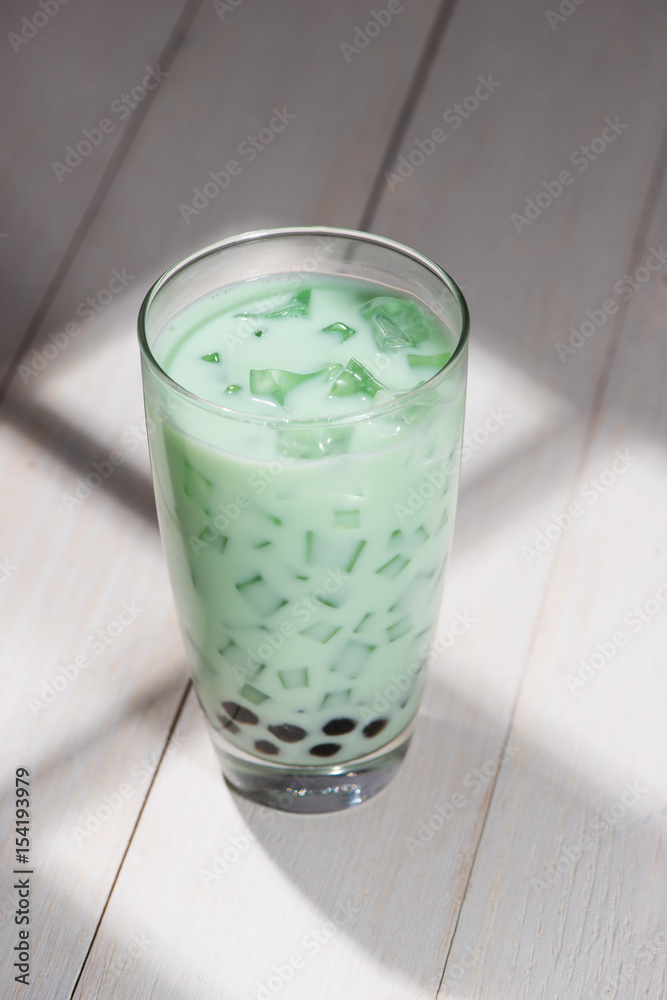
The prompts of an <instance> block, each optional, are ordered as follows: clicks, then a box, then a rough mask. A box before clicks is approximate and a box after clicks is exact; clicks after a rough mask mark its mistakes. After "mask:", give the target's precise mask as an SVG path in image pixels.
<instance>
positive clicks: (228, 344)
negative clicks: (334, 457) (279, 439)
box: [154, 277, 453, 420]
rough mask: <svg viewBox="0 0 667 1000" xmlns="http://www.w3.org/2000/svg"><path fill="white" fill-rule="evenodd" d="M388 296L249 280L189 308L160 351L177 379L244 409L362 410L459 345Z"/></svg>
mask: <svg viewBox="0 0 667 1000" xmlns="http://www.w3.org/2000/svg"><path fill="white" fill-rule="evenodd" d="M382 292H383V289H382V288H379V287H378V286H375V285H370V284H367V283H365V282H360V281H357V280H354V279H345V278H333V277H332V278H327V279H322V278H319V279H313V280H312V281H311V282H310V283H309V285H308V286H305V285H304V284H302V283H300V284H295V282H294V279H293V278H285V279H283V280H282V281H276V279H263V280H256V281H251V282H245V283H244V284H242V285H235V286H231V287H229V288H225V289H221V290H219V291H218V292H214V293H213V294H212V295H210V296H208V297H207V298H205V299H203V300H200V301H199V302H197V303H195V304H194V305H193V306H191V307H190V308H189V309H186V310H184V311H183V312H182V313H181V314H180V316H179V317H178V319H177V320H176V321H175V322H173V323H172V324H170V325H169V326H168V327H167V329H166V330H165V331H164V332H163V334H162V335H161V337H160V339H159V340H158V342H157V344H156V345H155V347H154V354H155V356H156V358H157V360H158V361H159V362H160V363H161V365H162V367H163V368H164V370H165V371H166V372H167V373H168V374H169V375H170V376H171V377H172V378H173V379H174V381H175V382H177V383H178V384H179V385H182V386H184V387H185V388H186V389H189V390H190V391H191V392H193V393H195V394H196V395H198V396H201V397H203V398H204V399H207V400H209V401H210V402H213V403H218V404H220V405H223V406H226V407H229V408H231V409H234V410H239V411H242V412H243V413H253V414H258V415H264V416H266V417H277V418H280V417H288V418H289V419H291V420H310V419H315V418H322V417H333V416H341V415H343V414H346V413H350V412H356V411H360V410H366V409H369V408H371V407H372V406H377V405H379V404H381V403H383V402H388V401H390V400H391V399H392V398H393V397H395V396H396V395H400V394H402V393H405V392H408V391H409V390H410V389H412V388H414V387H415V386H418V385H420V384H421V383H422V382H424V381H426V380H427V379H429V378H431V377H432V376H433V375H435V373H436V372H437V371H438V370H439V369H440V368H442V367H443V365H444V364H445V363H446V361H448V360H449V358H450V357H451V353H452V350H453V345H452V339H451V335H450V334H448V332H447V331H446V330H445V328H444V326H443V325H442V323H441V322H438V321H437V320H436V318H435V316H434V315H433V314H432V313H430V312H428V311H427V310H426V309H425V307H423V306H421V305H419V304H418V303H416V302H415V301H413V300H412V299H408V298H404V297H398V296H396V295H390V294H382ZM379 293H380V294H379Z"/></svg>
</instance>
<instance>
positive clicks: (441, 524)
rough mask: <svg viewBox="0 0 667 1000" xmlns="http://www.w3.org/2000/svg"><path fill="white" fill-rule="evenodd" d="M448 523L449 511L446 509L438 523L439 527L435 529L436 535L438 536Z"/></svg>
mask: <svg viewBox="0 0 667 1000" xmlns="http://www.w3.org/2000/svg"><path fill="white" fill-rule="evenodd" d="M448 521H449V511H448V510H447V508H446V507H445V509H444V510H443V512H442V517H441V518H440V521H439V522H438V527H437V528H436V529H435V533H436V534H437V533H438V532H439V531H440V529H441V528H444V526H445V525H446V524H447V522H448Z"/></svg>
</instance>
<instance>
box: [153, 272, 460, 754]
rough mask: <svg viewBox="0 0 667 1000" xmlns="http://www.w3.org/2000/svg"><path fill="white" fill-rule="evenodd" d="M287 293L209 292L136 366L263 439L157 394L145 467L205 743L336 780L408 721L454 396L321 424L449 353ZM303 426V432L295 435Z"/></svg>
mask: <svg viewBox="0 0 667 1000" xmlns="http://www.w3.org/2000/svg"><path fill="white" fill-rule="evenodd" d="M286 284H287V283H286V282H282V281H278V280H276V279H273V280H272V282H271V283H270V284H267V283H264V282H255V281H252V282H247V283H245V284H244V285H243V286H233V287H232V288H229V289H222V290H220V291H219V292H216V293H214V294H213V295H210V296H208V297H206V298H204V299H201V300H199V302H197V303H195V304H194V305H193V306H190V307H188V308H187V309H185V310H183V312H182V313H180V314H178V315H177V316H176V317H175V318H174V319H173V320H172V321H171V322H170V323H169V324H168V325H167V327H166V328H165V330H164V331H163V333H161V334H160V336H159V337H158V339H157V341H156V344H155V345H154V347H153V353H154V354H155V357H156V359H157V360H158V362H159V363H160V365H161V366H162V368H163V370H165V371H166V372H167V374H168V375H169V376H170V377H171V378H172V379H173V380H174V381H175V382H177V383H178V384H179V385H182V386H183V387H184V388H186V389H188V390H189V391H190V392H192V393H194V394H195V395H196V396H199V397H201V398H205V399H207V400H209V401H211V402H214V403H218V404H220V405H222V406H225V407H230V408H231V409H232V410H235V411H241V412H244V413H249V414H253V415H254V416H255V417H258V418H261V423H262V425H260V426H259V427H258V426H257V425H253V424H252V420H250V421H249V420H238V419H230V418H228V417H225V416H222V417H221V416H219V415H217V414H215V415H213V416H212V415H211V413H210V412H209V411H207V410H206V408H201V407H200V408H199V409H198V408H197V406H196V405H195V406H193V405H192V403H191V401H190V400H189V399H188V398H187V397H182V396H180V397H179V396H177V394H176V393H172V398H171V399H170V400H169V405H168V406H167V409H168V411H169V416H168V417H165V416H164V413H163V410H162V406H161V404H160V405H158V404H156V403H155V402H154V401H152V399H153V397H152V395H151V393H150V392H147V407H148V415H149V418H151V419H150V424H151V426H152V428H153V430H152V432H151V453H152V460H153V467H154V479H155V483H156V498H157V506H158V515H159V518H160V526H161V531H162V537H163V540H164V544H165V551H166V554H167V560H168V563H169V568H170V575H171V580H172V587H173V590H174V594H175V599H176V607H177V611H178V614H179V618H180V622H181V627H182V631H183V634H184V638H185V642H186V646H187V650H188V656H189V659H190V663H191V667H192V670H193V676H194V680H195V685H196V688H197V693H198V696H199V699H200V701H201V703H202V706H203V708H204V711H205V712H206V715H207V717H208V719H209V721H210V723H211V724H212V726H213V727H214V728H215V729H217V730H218V732H220V733H222V734H223V735H224V737H225V739H226V740H228V741H229V742H231V743H232V744H234V745H235V746H236V747H238V748H239V749H241V750H244V751H245V752H247V753H249V754H251V755H253V756H255V757H260V758H263V759H264V760H270V761H273V762H275V763H279V764H300V765H305V764H308V765H318V764H319V765H321V764H325V763H327V764H329V763H331V764H337V763H339V762H343V761H346V760H352V759H354V758H357V757H361V756H363V755H365V754H368V753H371V752H374V751H375V750H377V749H378V748H380V747H382V746H384V745H385V744H386V743H388V742H390V741H391V740H392V739H394V737H396V736H398V735H399V734H400V733H401V732H402V730H403V729H405V727H406V726H407V725H408V724H409V722H410V720H411V719H412V717H413V716H414V714H415V712H416V710H417V707H418V703H419V695H420V691H421V686H422V681H423V677H422V666H423V662H424V659H425V655H426V651H427V649H428V645H429V641H430V640H431V638H432V633H433V629H434V626H435V622H436V620H437V615H438V609H439V604H440V598H441V593H442V585H443V577H444V568H445V562H446V557H447V553H448V551H449V543H450V538H451V529H452V525H453V518H454V508H455V502H456V491H457V477H458V455H457V448H458V445H459V443H460V437H461V428H462V418H463V389H462V387H461V388H460V389H459V391H457V392H455V393H453V394H452V393H450V395H449V396H447V395H445V396H442V395H439V394H438V390H437V389H435V388H434V390H433V392H431V393H430V394H428V393H427V394H426V395H425V396H424V398H423V399H421V398H420V399H418V400H414V401H410V402H406V403H405V406H404V407H402V408H401V409H400V410H399V411H391V412H387V414H386V415H385V416H377V417H373V416H371V417H370V418H369V419H364V420H360V421H359V422H358V423H355V422H354V420H353V421H352V422H351V423H348V424H346V422H345V421H339V420H338V418H339V417H340V416H341V415H343V414H350V413H352V414H353V413H355V412H359V413H361V412H364V413H365V414H367V415H368V414H369V413H371V412H372V410H373V408H374V407H377V408H378V409H379V411H380V412H382V410H383V409H384V407H383V405H382V404H383V403H386V402H391V400H392V399H393V398H394V397H397V396H401V395H403V394H405V393H407V392H409V391H410V390H411V389H413V388H414V387H415V386H417V385H419V384H421V383H422V382H424V381H426V380H428V379H430V378H431V377H432V376H433V375H434V374H435V373H436V372H437V371H438V370H439V369H440V368H441V367H442V366H443V365H444V364H445V363H446V361H447V359H448V357H449V356H450V354H451V352H452V351H453V349H454V345H453V338H452V336H451V334H450V333H449V332H448V331H447V330H446V328H445V327H444V325H443V324H442V323H441V321H439V320H438V319H437V318H436V317H435V316H434V315H433V314H432V313H430V312H429V311H428V310H427V309H426V308H425V307H424V306H423V305H421V304H419V303H417V302H415V301H413V300H411V299H409V298H406V297H403V296H398V295H390V294H388V293H387V290H386V289H385V288H384V287H383V286H378V285H372V284H369V283H363V282H359V281H353V280H351V279H326V280H325V279H317V280H311V281H309V283H308V284H305V283H303V282H301V283H299V284H296V285H295V283H294V281H293V280H292V281H291V282H290V283H289V287H288V288H287V289H286V287H285V285H286ZM327 417H328V418H329V419H330V420H332V421H334V422H333V423H327V421H326V418H327ZM285 418H288V419H289V420H290V421H296V424H295V425H294V426H293V427H291V426H290V425H284V424H283V423H282V421H284V419H285ZM312 418H320V424H319V425H317V426H315V427H313V426H310V427H308V426H306V427H303V426H299V421H306V420H309V419H312ZM274 420H275V421H277V423H276V425H275V426H272V421H274ZM336 421H338V422H336ZM267 441H268V442H269V444H268V445H267Z"/></svg>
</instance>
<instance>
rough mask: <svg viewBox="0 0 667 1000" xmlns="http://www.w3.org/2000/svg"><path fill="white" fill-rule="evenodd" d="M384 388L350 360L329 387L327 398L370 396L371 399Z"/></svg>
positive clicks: (354, 359) (365, 369)
mask: <svg viewBox="0 0 667 1000" xmlns="http://www.w3.org/2000/svg"><path fill="white" fill-rule="evenodd" d="M384 388H386V387H385V386H384V385H382V383H381V382H378V380H377V379H376V378H374V376H373V375H371V373H370V372H369V371H368V369H367V368H364V366H363V365H362V364H361V363H360V362H359V361H357V360H356V358H350V360H349V361H348V363H347V365H346V366H345V368H344V369H343V371H342V372H341V373H340V374H339V375H338V378H337V379H336V381H335V382H334V384H333V385H332V387H331V392H330V393H329V398H331V397H332V396H353V395H355V394H359V395H361V396H370V398H371V399H372V398H373V397H374V396H375V394H376V393H377V392H380V390H381V389H384Z"/></svg>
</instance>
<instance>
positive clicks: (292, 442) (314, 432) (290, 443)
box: [278, 427, 353, 460]
mask: <svg viewBox="0 0 667 1000" xmlns="http://www.w3.org/2000/svg"><path fill="white" fill-rule="evenodd" d="M352 433H353V432H352V428H351V427H338V428H331V427H322V428H312V429H311V428H308V429H303V430H279V431H278V451H279V452H280V454H281V455H288V456H291V457H292V458H305V459H308V460H312V459H316V458H328V457H329V456H330V455H344V454H345V453H346V452H347V450H348V448H349V445H350V441H351V440H352Z"/></svg>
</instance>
